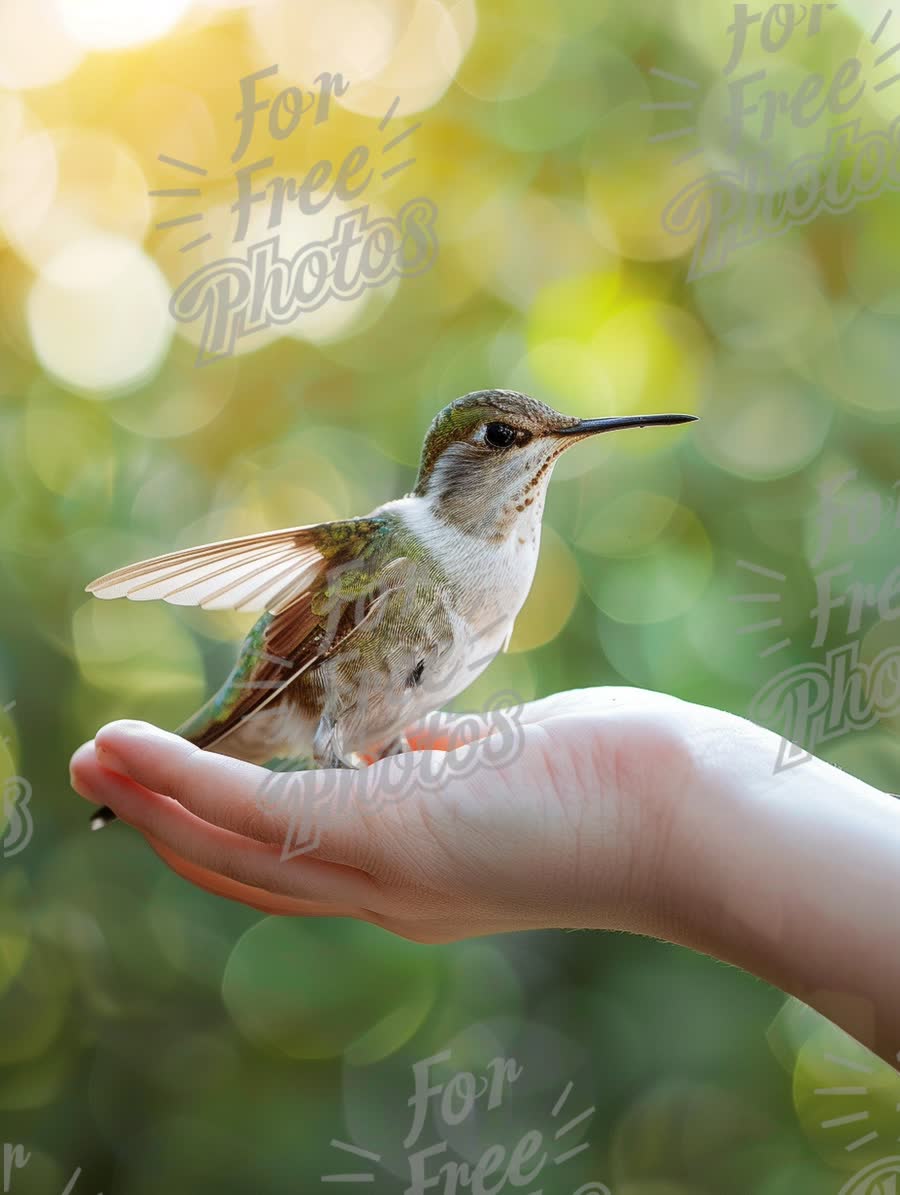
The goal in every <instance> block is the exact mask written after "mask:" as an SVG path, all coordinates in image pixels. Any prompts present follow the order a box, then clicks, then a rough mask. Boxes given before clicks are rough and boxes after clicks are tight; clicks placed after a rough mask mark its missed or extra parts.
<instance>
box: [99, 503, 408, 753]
mask: <svg viewBox="0 0 900 1195" xmlns="http://www.w3.org/2000/svg"><path fill="white" fill-rule="evenodd" d="M387 530H388V523H387V521H386V520H385V519H383V518H381V517H378V516H375V517H371V518H361V519H348V520H345V521H340V522H331V523H318V524H314V525H311V526H308V527H291V528H288V529H286V530H283V531H272V532H266V533H263V534H262V535H251V536H245V537H242V538H240V539H231V540H223V541H221V542H219V543H213V544H205V545H202V546H201V547H197V548H187V549H184V550H182V551H178V552H169V553H168V554H167V555H165V556H157V557H155V558H153V559H152V560H144V561H140V562H138V563H137V564H131V565H128V566H126V567H125V568H121V569H117V570H116V571H115V572H113V573H109V574H107V575H106V576H105V577H100V578H99V579H98V580H96V581H93V582H92V583H91V584H90V585H89V586H88V587H87V590H88V592H89V593H92V594H94V595H95V596H96V597H100V598H117V597H127V598H130V599H131V600H132V601H151V600H154V599H157V600H159V599H161V600H163V601H167V602H171V603H173V604H175V605H182V606H200V607H202V608H203V609H207V610H245V611H250V610H263V611H265V612H266V613H265V614H264V615H263V617H262V618H261V619H260V620H259V621H258V622H257V624H256V626H254V628H253V629H252V630H251V632H250V634H249V635H248V637H247V639H246V641H245V643H244V645H243V649H242V652H241V657H240V659H239V660H238V662H237V664H236V666H235V668H234V671H233V672H232V674H231V676H230V677H229V678H228V680H227V681H226V683H225V685H224V686H223V689H222V691H221V693H220V694H219V695H217V697H216V698H213V699H212V702H211V703H209V705H208V706H207V707H204V709H203V710H201V711H200V712H199V713H198V715H197V716H196V717H195V718H192V719H191V720H190V722H189V723H188V724H186V725H185V726H184V727H182V728H181V732H180V733H184V734H185V736H186V737H188V738H190V740H191V741H192V742H194V743H196V744H197V746H200V747H210V746H212V745H214V744H215V743H216V742H218V741H219V740H220V739H222V738H224V737H225V735H227V734H229V733H230V732H231V731H233V730H235V729H236V728H237V726H238V725H239V724H241V723H242V722H244V721H246V720H247V718H249V717H251V716H252V715H253V714H254V713H256V712H257V711H258V710H260V709H262V708H263V707H265V706H267V705H269V704H270V703H271V702H272V701H274V700H275V699H276V698H277V697H278V696H279V694H280V693H281V692H282V690H283V689H285V688H286V687H287V686H288V685H289V684H290V683H291V682H292V681H293V680H295V679H296V677H297V676H299V675H300V673H302V672H305V671H307V669H309V668H312V667H314V666H315V665H316V664H318V663H321V662H322V661H323V660H325V659H327V657H328V656H329V655H331V654H333V652H335V651H336V650H337V648H338V647H340V646H342V645H344V644H345V643H346V641H347V639H348V638H349V637H351V636H352V635H354V634H357V633H359V632H360V631H361V630H362V629H363V628H364V627H370V626H371V625H372V622H373V620H374V619H375V618H376V617H377V616H378V611H379V610H380V609H383V608H384V605H385V602H386V600H387V598H388V595H389V594H390V593H392V592H394V591H395V590H396V589H397V588H398V587H399V586H400V585H402V584H403V578H404V576H405V574H406V572H407V567H408V566H409V563H410V562H409V561H408V559H407V558H406V557H405V556H398V555H396V553H394V552H392V551H391V548H390V543H389V537H388V536H386V535H385V532H386V531H387Z"/></svg>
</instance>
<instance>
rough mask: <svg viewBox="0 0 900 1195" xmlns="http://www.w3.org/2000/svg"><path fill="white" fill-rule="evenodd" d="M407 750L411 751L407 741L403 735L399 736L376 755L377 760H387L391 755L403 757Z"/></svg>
mask: <svg viewBox="0 0 900 1195" xmlns="http://www.w3.org/2000/svg"><path fill="white" fill-rule="evenodd" d="M409 750H411V748H410V745H409V739H408V738H407V737H406V735H405V734H401V735H399V736H398V737H397V738H396V739H394V741H393V742H392V743H389V744H388V745H387V747H385V749H384V750H383V751H382V752H381V753H380V754H379V755H378V759H388V758H389V757H390V756H391V755H404V754H405V753H406V752H407V751H409Z"/></svg>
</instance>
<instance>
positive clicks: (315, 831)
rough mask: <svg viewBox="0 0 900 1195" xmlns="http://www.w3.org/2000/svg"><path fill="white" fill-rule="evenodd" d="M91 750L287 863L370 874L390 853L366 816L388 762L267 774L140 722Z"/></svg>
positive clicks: (104, 735)
mask: <svg viewBox="0 0 900 1195" xmlns="http://www.w3.org/2000/svg"><path fill="white" fill-rule="evenodd" d="M95 745H96V758H97V761H98V762H99V763H100V764H102V766H103V767H104V768H107V769H109V770H111V771H114V772H116V773H118V774H120V775H124V776H129V777H130V778H131V779H133V780H135V781H136V782H137V783H138V784H140V785H143V786H144V787H145V788H148V789H151V790H152V791H153V792H156V793H165V794H166V795H168V796H170V797H172V798H173V799H174V800H175V801H177V802H178V803H179V804H180V805H181V806H182V807H183V808H185V809H187V810H189V811H190V812H191V813H193V814H195V815H196V816H197V817H198V818H200V819H202V821H203V822H206V823H208V824H210V825H214V826H218V827H220V828H221V829H223V830H230V831H233V832H234V833H236V834H239V835H241V836H242V837H243V838H247V839H254V840H256V841H258V842H262V843H267V844H270V845H274V844H277V845H278V846H279V847H283V848H284V849H283V855H284V858H285V861H289V860H290V858H291V857H293V856H297V855H300V854H301V853H302V854H303V856H304V858H305V859H307V860H316V861H317V862H321V863H329V864H332V865H336V866H347V867H349V868H352V869H353V870H354V874H355V873H357V872H366V871H372V870H373V869H375V868H376V867H377V866H378V865H379V862H380V861H381V860H382V859H383V858H384V857H385V855H386V854H389V853H390V851H391V838H390V835H389V833H388V832H387V828H386V826H385V824H384V819H378V818H375V817H372V816H371V815H370V814H369V812H368V810H369V807H370V806H371V805H372V804H373V803H374V802H373V797H375V798H377V797H378V789H379V785H381V784H382V783H383V782H384V780H385V777H386V775H387V773H386V772H385V764H386V763H389V762H390V761H382V762H379V763H376V764H373V765H372V766H371V767H369V768H365V769H362V770H360V771H355V770H352V769H345V770H318V771H309V772H271V771H268V770H267V769H265V768H258V767H256V766H255V765H253V764H248V763H244V762H243V761H242V760H237V759H231V758H228V757H226V756H223V755H216V754H215V753H213V752H211V751H201V750H199V749H198V748H197V747H195V746H194V745H193V744H192V743H188V742H187V741H186V740H185V739H182V738H180V737H179V736H178V735H174V734H168V733H167V732H165V731H163V730H159V729H158V728H157V727H155V726H151V725H149V724H148V723H144V722H112V723H110V724H109V725H108V726H105V727H103V729H102V730H100V731H99V732H98V734H97V738H96V739H95ZM395 758H396V759H401V758H403V757H400V756H398V757H395ZM409 758H410V757H409V756H407V757H406V759H407V760H408V759H409ZM404 783H405V777H404ZM413 788H414V782H413V783H412V784H411V785H410V786H409V787H408V788H404V795H406V793H407V792H409V791H412V789H413ZM182 853H184V852H182ZM360 903H363V904H365V902H364V901H363V902H360Z"/></svg>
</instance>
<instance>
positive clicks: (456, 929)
mask: <svg viewBox="0 0 900 1195" xmlns="http://www.w3.org/2000/svg"><path fill="white" fill-rule="evenodd" d="M503 725H504V727H505V728H506V729H508V725H509V723H508V721H507V722H506V723H504V724H503ZM736 725H739V726H749V724H747V723H742V722H741V720H740V719H736V718H733V717H731V716H730V715H727V714H723V713H721V712H719V711H716V710H709V709H705V708H704V707H701V706H695V705H689V704H688V703H685V702H682V701H679V700H677V699H676V698H673V697H667V696H665V695H663V694H658V693H651V692H643V691H641V690H638V689H625V688H604V689H599V688H598V689H585V690H579V691H574V692H569V693H561V694H557V695H555V696H553V697H549V698H546V699H544V700H541V701H536V702H533V703H532V704H531V705H529V706H526V707H525V709H524V711H523V712H522V714H521V715H520V717H519V719H518V726H517V731H518V734H519V741H518V743H517V750H516V751H515V753H514V754H513V757H512V758H511V759H509V760H508V761H507V762H504V763H502V764H501V765H499V766H497V765H496V764H493V763H492V762H491V760H493V759H496V758H497V755H498V752H497V750H496V741H492V740H495V739H496V735H497V734H499V733H500V732H501V731H500V723H499V722H498V720H497V719H495V718H490V719H473V718H471V717H467V718H465V719H460V718H455V717H453V716H452V715H437V716H435V717H432V718H430V719H428V720H427V722H426V724H424V725H422V726H419V727H417V728H414V729H413V730H412V731H411V732H410V734H409V736H408V737H409V739H410V742H411V745H412V747H413V748H414V750H415V752H416V755H414V756H413V757H412V759H411V758H410V756H402V757H393V758H388V759H385V760H382V761H380V762H378V763H375V764H372V765H371V767H369V768H367V769H365V770H363V771H360V772H353V771H345V772H328V773H321V772H298V773H290V774H285V775H284V776H283V777H282V779H287V778H288V776H289V777H290V786H291V793H292V796H293V798H294V799H297V800H301V801H306V802H307V803H308V806H309V808H310V809H314V810H315V817H316V823H317V824H316V831H317V838H318V841H317V845H316V846H315V847H314V848H313V849H311V850H309V852H308V853H305V854H302V855H300V856H297V857H293V858H283V857H282V856H283V851H282V844H283V843H284V842H285V840H286V838H287V836H288V835H289V833H290V821H291V816H292V808H291V804H287V805H285V804H279V803H278V802H273V801H266V800H263V799H261V795H262V794H263V793H264V792H265V791H266V789H267V786H270V783H271V781H272V778H273V774H272V773H271V772H268V771H266V770H265V769H263V768H259V767H256V766H254V765H252V764H248V763H243V762H241V761H239V760H234V759H230V758H226V757H224V756H220V755H216V754H213V753H211V752H204V751H199V750H198V749H197V748H196V747H194V746H192V745H191V744H190V743H187V742H186V741H185V740H183V739H180V738H178V737H177V736H175V735H172V734H167V733H165V732H163V731H160V730H157V729H156V728H155V727H152V726H149V725H147V724H145V723H138V722H113V723H110V724H109V725H108V726H105V727H104V728H103V729H102V730H101V731H100V732H99V733H98V735H97V737H96V739H95V740H93V742H90V743H86V744H85V745H84V746H83V747H81V748H80V749H79V750H78V752H77V753H76V754H75V756H74V757H73V760H72V783H73V786H74V787H75V789H76V791H77V792H79V793H80V794H81V795H82V796H84V797H86V798H87V799H88V800H91V801H95V802H97V803H98V804H108V805H110V806H111V807H112V809H113V810H114V812H115V813H116V814H117V815H118V816H119V818H121V820H122V821H125V822H128V823H130V824H131V825H132V826H134V827H135V828H136V829H138V830H139V831H140V832H141V833H142V834H144V836H145V837H146V838H147V840H148V842H149V843H150V845H151V846H152V847H153V849H154V850H156V851H157V853H158V854H159V855H160V856H161V857H162V858H163V859H164V860H165V861H166V862H167V863H168V864H169V865H170V866H171V867H172V868H173V869H174V870H175V871H177V872H178V873H179V874H180V875H182V876H184V878H186V879H188V880H190V881H191V882H193V883H194V884H197V885H198V886H200V887H202V888H205V889H207V890H209V891H211V892H214V893H217V894H218V895H220V896H225V897H228V898H230V899H233V900H239V901H242V902H243V903H245V904H248V905H251V906H252V907H253V908H257V909H260V910H261V911H263V912H266V913H281V914H294V915H299V916H350V917H358V918H361V919H363V920H366V921H370V922H373V923H375V924H377V925H380V926H383V927H384V928H386V929H388V930H391V931H392V932H394V933H397V934H401V935H403V936H404V937H407V938H410V939H413V940H416V941H425V942H446V941H450V940H454V939H458V938H465V937H471V936H474V935H479V934H488V933H495V932H500V931H504V930H515V929H528V928H538V927H596V928H616V929H630V930H634V931H636V932H644V933H664V932H665V924H664V923H665V921H666V914H665V909H666V905H667V901H668V899H669V897H667V896H666V884H667V880H666V875H667V871H668V864H667V862H666V859H665V857H664V856H665V855H666V853H667V841H668V839H669V837H670V832H671V824H672V816H673V810H675V809H677V806H678V805H679V803H680V802H682V801H684V800H685V797H686V794H687V793H688V792H689V791H690V790H692V789H694V788H696V787H697V786H698V783H699V782H700V777H701V773H702V767H701V761H702V759H703V758H704V757H708V756H709V750H710V746H711V744H713V743H714V742H715V741H716V740H717V739H721V738H722V737H723V736H724V737H725V738H728V737H729V736H731V737H732V738H733V737H734V735H735V734H736V733H737V731H736V729H735V727H736ZM754 729H755V728H754ZM461 736H462V737H463V738H464V739H465V740H467V741H466V742H465V743H464V745H457V744H458V743H459V741H460V737H461ZM704 744H706V747H705V748H704ZM448 747H453V748H455V749H454V750H453V751H452V755H453V758H452V760H451V758H450V754H447V755H446V756H445V757H444V758H443V759H442V758H440V756H439V755H436V754H435V753H440V752H446V751H447V748H448ZM420 752H427V753H428V754H427V756H426V755H424V754H418V753H420ZM506 754H507V756H508V755H509V754H510V753H509V752H508V751H507V752H506ZM445 765H446V766H445ZM435 776H437V777H438V779H439V780H440V781H441V783H440V784H439V785H436V784H434V783H433V778H434V777H435ZM426 778H431V779H432V782H431V783H428V782H427V781H426ZM325 781H327V784H328V790H327V792H328V795H327V798H326V799H325V800H323V799H322V798H321V796H320V795H318V794H317V787H320V786H321V785H322V784H323V782H325ZM380 788H383V789H385V790H386V791H390V792H392V793H394V794H395V796H394V797H393V799H392V800H391V801H390V803H386V804H378V803H377V802H373V801H372V800H371V799H370V794H373V793H374V794H376V795H377V793H378V791H379V789H380ZM111 832H113V833H114V832H115V831H104V833H111ZM669 896H671V892H670V893H669Z"/></svg>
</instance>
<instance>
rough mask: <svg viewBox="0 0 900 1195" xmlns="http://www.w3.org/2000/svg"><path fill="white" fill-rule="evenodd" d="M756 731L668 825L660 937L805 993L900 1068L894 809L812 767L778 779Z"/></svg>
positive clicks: (881, 797)
mask: <svg viewBox="0 0 900 1195" xmlns="http://www.w3.org/2000/svg"><path fill="white" fill-rule="evenodd" d="M754 732H755V728H754V731H751V732H750V733H749V734H748V735H747V736H746V739H745V741H744V743H743V744H742V749H739V750H738V751H736V752H734V753H733V758H732V759H731V760H730V761H728V762H727V766H726V761H725V760H719V761H714V762H713V766H712V768H711V778H712V783H710V784H701V785H700V786H699V788H698V790H697V791H696V793H695V794H694V795H693V796H692V798H691V799H689V800H687V801H685V802H684V804H683V806H682V807H681V808H680V809H679V810H678V811H677V813H676V815H675V816H674V818H673V823H672V830H671V837H670V848H671V849H670V851H669V852H668V854H667V858H668V859H669V860H670V861H671V869H672V876H671V878H670V883H671V885H672V891H673V892H674V893H675V894H676V896H675V900H674V902H673V908H672V913H671V921H670V924H669V925H668V926H667V927H666V930H665V932H666V934H667V936H669V937H671V938H673V939H674V940H677V941H679V942H681V943H682V944H684V945H688V946H691V947H693V948H694V949H697V950H700V951H703V952H704V953H708V954H710V955H713V956H715V957H716V958H720V959H723V960H725V961H727V962H730V963H734V964H736V965H737V966H740V967H742V968H743V969H745V970H747V971H750V972H752V973H754V974H756V975H759V976H760V977H761V978H763V979H766V980H767V981H768V982H770V983H772V984H775V985H776V986H778V987H780V988H782V989H783V990H784V991H786V992H789V993H791V994H792V995H795V996H797V997H799V998H800V999H802V1000H803V1001H805V1002H806V1003H807V1004H809V1005H811V1006H812V1007H813V1008H815V1009H817V1010H818V1011H819V1012H821V1013H822V1014H823V1015H825V1016H827V1017H828V1018H829V1019H830V1020H832V1021H834V1022H835V1023H836V1024H838V1025H840V1026H841V1028H843V1029H845V1030H846V1031H847V1032H848V1033H850V1034H852V1035H853V1036H854V1037H856V1038H857V1039H858V1040H860V1041H862V1042H863V1043H864V1044H865V1045H866V1046H868V1047H869V1048H870V1049H872V1050H873V1051H874V1052H876V1053H877V1054H879V1055H880V1056H881V1057H883V1058H884V1059H886V1060H887V1061H888V1062H890V1063H892V1064H893V1065H896V1063H897V1051H898V1049H900V999H898V997H900V949H898V947H900V917H898V910H900V805H898V802H897V800H896V799H895V798H894V797H891V796H888V795H886V794H884V793H880V792H878V791H876V790H875V789H872V788H870V787H869V786H868V785H865V784H863V783H862V782H861V781H858V780H855V779H854V778H853V777H851V776H848V775H846V774H845V773H843V772H841V771H839V770H838V769H837V768H833V767H830V766H829V765H827V764H824V763H822V762H821V761H819V760H810V761H809V762H807V763H804V764H802V765H800V766H797V767H795V768H792V769H791V770H789V771H783V772H779V773H775V772H774V770H773V769H774V745H773V750H772V753H771V757H769V752H768V750H767V749H766V748H767V747H768V746H769V745H770V744H769V740H768V739H767V738H765V737H764V736H765V732H760V733H759V737H757V736H756V734H755V733H754ZM769 737H770V738H771V739H774V736H769ZM761 752H762V754H763V755H764V756H765V758H764V759H762V760H761V759H760V753H761ZM748 778H749V782H747V781H748Z"/></svg>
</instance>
